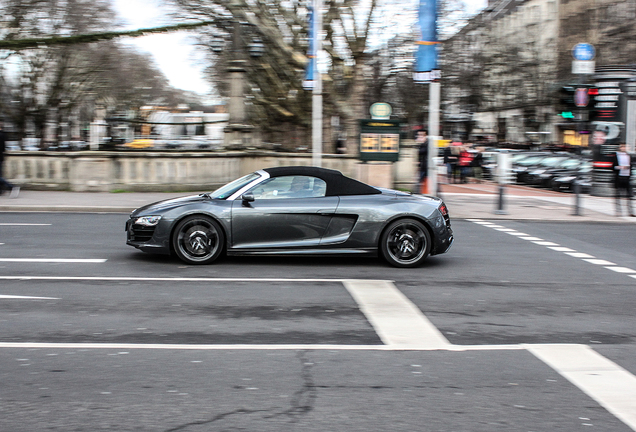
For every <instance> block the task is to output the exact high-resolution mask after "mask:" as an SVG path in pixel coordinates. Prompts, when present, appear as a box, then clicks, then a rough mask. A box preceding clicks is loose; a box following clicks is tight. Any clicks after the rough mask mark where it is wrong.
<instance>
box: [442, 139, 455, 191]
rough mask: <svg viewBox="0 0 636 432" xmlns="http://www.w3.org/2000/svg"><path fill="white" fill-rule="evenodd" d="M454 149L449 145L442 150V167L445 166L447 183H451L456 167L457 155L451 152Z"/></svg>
mask: <svg viewBox="0 0 636 432" xmlns="http://www.w3.org/2000/svg"><path fill="white" fill-rule="evenodd" d="M453 149H454V147H453V146H452V144H449V145H448V146H446V148H445V149H444V165H446V178H447V179H448V180H447V181H448V183H453V175H454V173H455V167H456V166H457V154H456V153H454V152H453Z"/></svg>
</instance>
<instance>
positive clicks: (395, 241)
mask: <svg viewBox="0 0 636 432" xmlns="http://www.w3.org/2000/svg"><path fill="white" fill-rule="evenodd" d="M380 249H381V251H382V256H383V257H384V258H385V259H386V260H387V261H388V262H389V264H391V265H393V266H395V267H416V266H418V265H420V264H421V263H422V261H424V260H425V259H426V257H427V256H428V254H429V252H430V250H431V236H430V234H429V233H428V230H427V229H426V227H425V226H424V225H423V224H422V223H421V222H419V221H417V220H415V219H400V220H397V221H395V222H393V223H391V224H390V225H389V226H388V227H387V229H386V230H385V231H384V233H383V234H382V239H381V240H380Z"/></svg>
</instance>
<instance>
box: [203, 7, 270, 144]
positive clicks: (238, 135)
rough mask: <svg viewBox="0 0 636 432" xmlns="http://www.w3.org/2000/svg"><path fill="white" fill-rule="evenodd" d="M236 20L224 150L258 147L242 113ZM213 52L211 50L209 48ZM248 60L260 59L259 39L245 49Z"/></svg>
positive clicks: (242, 60) (241, 54)
mask: <svg viewBox="0 0 636 432" xmlns="http://www.w3.org/2000/svg"><path fill="white" fill-rule="evenodd" d="M231 6H232V7H233V10H237V9H238V7H239V3H238V0H233V1H232V4H231ZM242 25H243V23H241V22H240V21H239V20H238V19H236V18H235V19H234V29H233V36H232V52H231V60H230V61H229V64H228V68H227V72H228V76H229V80H230V101H229V106H228V113H229V115H230V116H229V117H230V118H229V120H228V125H227V126H226V127H225V129H224V132H225V134H224V137H223V143H224V146H225V148H226V149H229V150H243V149H245V148H247V147H253V146H256V145H258V143H257V139H256V138H255V134H254V126H253V125H251V124H249V122H248V120H247V116H246V113H245V73H246V67H247V60H245V52H244V51H245V50H244V46H243V42H242V31H241V27H242ZM213 49H214V47H213ZM248 50H249V54H250V56H252V57H260V56H262V55H263V53H264V51H265V46H264V45H263V43H262V41H261V40H260V39H256V38H254V39H253V40H252V43H250V44H249V46H248Z"/></svg>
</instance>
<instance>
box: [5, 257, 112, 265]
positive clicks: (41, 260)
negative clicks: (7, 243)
mask: <svg viewBox="0 0 636 432" xmlns="http://www.w3.org/2000/svg"><path fill="white" fill-rule="evenodd" d="M106 261H107V260H106V259H101V258H100V259H80V258H0V262H20V263H82V264H94V263H104V262H106Z"/></svg>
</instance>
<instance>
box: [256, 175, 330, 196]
mask: <svg viewBox="0 0 636 432" xmlns="http://www.w3.org/2000/svg"><path fill="white" fill-rule="evenodd" d="M251 192H252V193H253V194H254V198H255V199H290V198H317V197H324V196H325V193H326V192H327V184H326V183H325V181H324V180H322V179H319V178H316V177H309V176H286V177H275V178H272V179H269V180H266V181H265V182H263V183H261V184H259V185H257V186H255V187H254V188H253V189H252V190H251Z"/></svg>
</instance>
